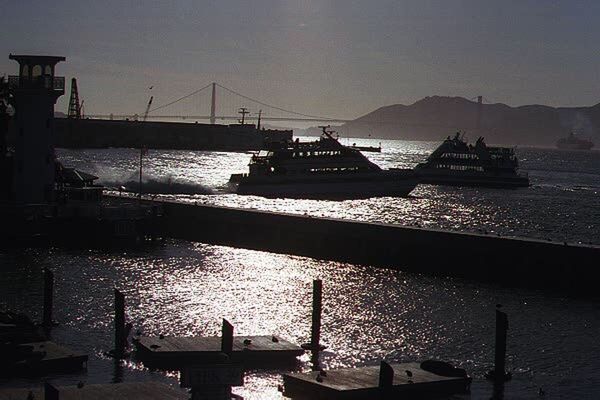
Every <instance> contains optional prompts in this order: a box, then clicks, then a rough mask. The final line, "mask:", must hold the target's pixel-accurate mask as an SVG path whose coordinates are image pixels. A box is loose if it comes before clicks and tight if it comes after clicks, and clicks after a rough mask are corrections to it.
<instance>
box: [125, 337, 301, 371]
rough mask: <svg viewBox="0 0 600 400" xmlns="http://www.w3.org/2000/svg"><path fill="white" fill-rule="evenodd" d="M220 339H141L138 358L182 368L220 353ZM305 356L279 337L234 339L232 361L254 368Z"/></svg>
mask: <svg viewBox="0 0 600 400" xmlns="http://www.w3.org/2000/svg"><path fill="white" fill-rule="evenodd" d="M221 340H222V339H221V337H219V336H209V337H201V336H193V337H167V336H164V337H163V336H158V337H140V338H139V339H137V340H136V342H135V346H136V349H137V356H138V357H139V359H140V360H142V361H143V362H144V363H146V364H148V365H149V366H153V367H157V368H165V369H169V368H176V369H177V368H179V367H181V366H185V365H190V364H194V363H202V362H203V360H206V359H214V358H215V357H216V356H217V355H218V354H219V353H221V351H222V350H221V349H222V348H221ZM302 354H304V350H303V349H302V348H301V347H300V346H296V345H295V344H293V343H291V342H289V341H287V340H285V339H282V338H280V337H277V336H234V337H233V346H232V351H231V354H230V359H231V362H233V363H241V364H244V365H252V366H257V367H260V366H263V365H264V366H269V365H276V364H285V363H294V362H296V361H297V360H296V357H298V356H301V355H302Z"/></svg>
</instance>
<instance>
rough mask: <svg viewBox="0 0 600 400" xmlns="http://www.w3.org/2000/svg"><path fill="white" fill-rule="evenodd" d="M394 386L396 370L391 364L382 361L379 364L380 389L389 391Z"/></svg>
mask: <svg viewBox="0 0 600 400" xmlns="http://www.w3.org/2000/svg"><path fill="white" fill-rule="evenodd" d="M393 384H394V369H393V368H392V366H391V365H390V364H388V363H387V362H385V361H382V362H381V364H379V388H380V389H389V388H390V387H392V385H393Z"/></svg>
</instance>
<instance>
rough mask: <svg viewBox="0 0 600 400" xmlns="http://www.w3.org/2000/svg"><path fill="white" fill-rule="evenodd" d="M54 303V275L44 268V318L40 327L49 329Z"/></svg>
mask: <svg viewBox="0 0 600 400" xmlns="http://www.w3.org/2000/svg"><path fill="white" fill-rule="evenodd" d="M53 302H54V273H53V272H52V271H50V270H49V269H48V268H44V316H43V321H42V325H43V326H45V327H48V328H50V327H51V326H52V324H53V322H52V307H53Z"/></svg>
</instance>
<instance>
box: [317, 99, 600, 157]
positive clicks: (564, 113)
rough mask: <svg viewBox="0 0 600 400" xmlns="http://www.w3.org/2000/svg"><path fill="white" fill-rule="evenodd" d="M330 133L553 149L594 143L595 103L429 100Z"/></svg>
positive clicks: (599, 124)
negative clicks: (580, 140) (566, 141)
mask: <svg viewBox="0 0 600 400" xmlns="http://www.w3.org/2000/svg"><path fill="white" fill-rule="evenodd" d="M479 107H481V110H480V113H479V117H478V109H479ZM478 118H479V123H478ZM478 127H479V128H478ZM334 129H336V130H337V131H338V132H339V133H340V134H341V135H342V136H345V137H368V136H369V135H371V137H377V138H383V139H408V140H432V141H439V140H441V139H442V138H445V137H446V136H448V135H451V134H452V133H454V132H456V131H457V130H461V131H466V132H467V136H468V137H469V138H470V139H471V140H474V139H476V138H477V137H478V136H484V137H485V138H486V141H487V142H488V143H498V144H507V145H539V146H553V145H554V143H555V142H556V140H557V139H558V138H561V137H564V136H566V135H567V134H568V133H569V132H571V131H573V132H575V133H578V134H582V135H584V136H587V137H589V138H591V139H592V140H594V141H595V142H596V143H598V142H600V140H599V139H600V103H599V104H597V105H595V106H593V107H574V108H566V107H561V108H555V107H548V106H542V105H528V106H521V107H510V106H507V105H506V104H499V103H498V104H482V105H481V106H479V105H478V104H477V103H476V102H473V101H470V100H467V99H465V98H462V97H442V96H432V97H426V98H424V99H422V100H419V101H417V102H416V103H414V104H411V105H409V106H406V105H402V104H395V105H391V106H386V107H381V108H379V109H377V110H375V111H373V112H370V113H369V114H367V115H364V116H362V117H360V118H357V119H355V120H354V121H351V122H348V123H346V124H344V125H342V126H339V127H335V128H334ZM311 132H312V131H311ZM313 133H316V130H315V131H314V132H313Z"/></svg>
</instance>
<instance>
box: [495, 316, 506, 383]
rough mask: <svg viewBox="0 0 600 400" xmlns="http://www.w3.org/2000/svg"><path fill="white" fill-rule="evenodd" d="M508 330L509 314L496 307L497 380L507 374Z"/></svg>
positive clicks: (502, 378)
mask: <svg viewBox="0 0 600 400" xmlns="http://www.w3.org/2000/svg"><path fill="white" fill-rule="evenodd" d="M506 331H508V316H507V315H506V313H505V312H502V311H500V310H499V309H498V308H496V351H495V355H494V370H495V372H496V380H500V379H501V380H504V377H505V376H506V371H505V366H506Z"/></svg>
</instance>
